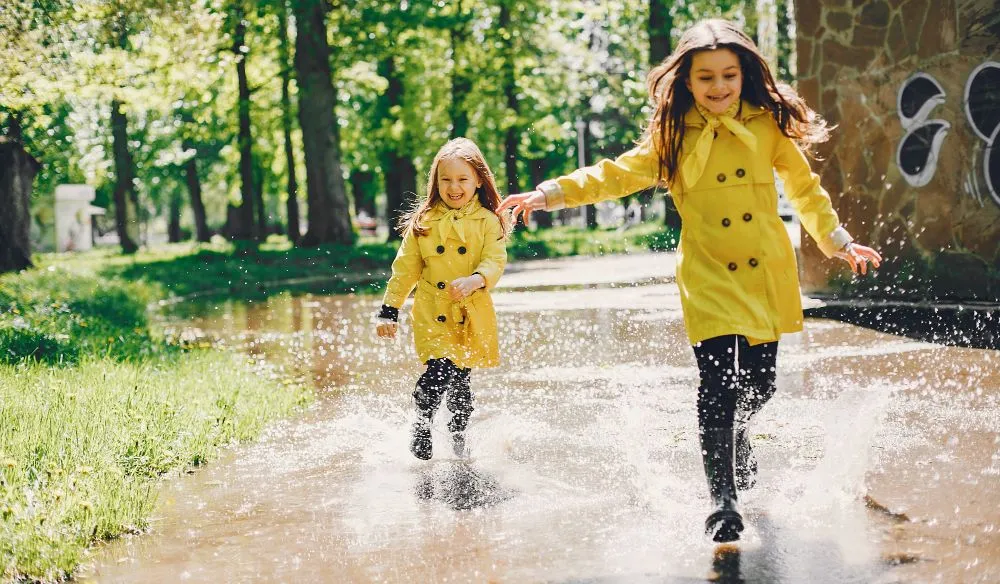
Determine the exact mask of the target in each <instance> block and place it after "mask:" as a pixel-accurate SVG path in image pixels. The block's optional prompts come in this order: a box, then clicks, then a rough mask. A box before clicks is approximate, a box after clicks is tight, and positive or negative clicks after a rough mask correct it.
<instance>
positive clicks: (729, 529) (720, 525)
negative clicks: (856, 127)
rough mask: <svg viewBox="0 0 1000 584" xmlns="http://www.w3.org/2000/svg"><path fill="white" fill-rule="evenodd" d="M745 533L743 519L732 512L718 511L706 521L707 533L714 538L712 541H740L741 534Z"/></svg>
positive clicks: (735, 512)
mask: <svg viewBox="0 0 1000 584" xmlns="http://www.w3.org/2000/svg"><path fill="white" fill-rule="evenodd" d="M741 531H743V517H742V516H741V515H740V514H739V513H738V512H737V511H732V510H728V509H726V510H722V511H716V512H715V513H712V514H711V515H709V516H708V519H706V520H705V533H706V534H707V535H710V536H711V537H712V541H715V542H718V543H726V542H730V541H737V540H739V539H740V532H741Z"/></svg>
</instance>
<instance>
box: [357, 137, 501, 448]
mask: <svg viewBox="0 0 1000 584" xmlns="http://www.w3.org/2000/svg"><path fill="white" fill-rule="evenodd" d="M499 205H500V193H499V192H498V191H497V187H496V181H495V179H494V177H493V172H492V171H490V168H489V166H487V165H486V159H485V158H484V157H483V154H482V152H480V151H479V148H478V147H477V146H476V145H475V144H474V143H473V142H472V141H471V140H468V139H465V138H456V139H454V140H451V141H450V142H448V143H447V144H445V145H444V146H443V147H442V148H441V150H440V151H438V153H437V156H435V157H434V163H433V164H432V165H431V172H430V176H429V178H428V181H427V198H426V199H424V201H423V202H422V203H420V204H419V205H418V206H417V207H416V208H415V209H414V210H413V211H412V212H410V213H409V214H407V215H406V216H405V217H403V219H402V220H401V222H400V226H401V228H402V230H403V243H402V245H400V247H399V251H398V252H397V254H396V259H395V260H394V261H393V262H392V277H391V278H390V279H389V285H388V287H387V288H386V291H385V297H384V299H383V301H382V302H383V303H382V309H381V311H380V312H379V323H378V325H377V329H376V331H377V333H378V336H380V337H394V336H395V335H396V328H397V321H398V319H399V308H400V307H401V306H402V305H403V302H404V301H405V300H406V298H407V297H408V296H409V295H410V292H411V291H413V289H414V288H416V294H415V296H414V298H413V312H412V320H411V323H412V326H413V337H414V341H415V343H416V347H417V355H418V356H419V358H420V362H421V363H425V364H426V365H427V370H426V371H425V372H424V373H423V375H421V376H420V379H419V380H417V387H416V390H415V391H414V392H413V397H414V399H415V401H416V409H417V419H416V421H415V422H414V424H413V436H412V441H411V443H410V450H411V451H412V452H413V455H414V456H416V457H417V458H420V459H423V460H427V459H429V458H431V456H432V444H431V422H432V420H433V418H434V413H435V412H436V411H437V408H438V406H439V405H440V403H441V399H442V397H444V396H445V395H447V406H448V409H449V410H450V411H451V412H452V418H451V420H450V421H449V422H448V429H449V430H450V432H451V437H452V448H453V449H454V451H455V454H456V455H459V456H462V455H464V454H465V429H466V426H467V425H468V423H469V416H470V415H471V414H472V410H473V407H472V389H471V382H470V372H471V370H472V368H473V367H495V366H496V365H498V364H499V362H500V354H499V349H498V347H497V319H496V312H495V311H494V309H493V300H492V299H491V298H490V293H489V291H490V290H492V289H493V288H494V287H495V286H496V285H497V281H498V280H499V279H500V275H501V274H502V273H503V270H504V267H505V266H506V264H507V248H506V246H505V241H506V239H507V232H508V227H507V224H506V222H505V221H503V220H502V219H501V217H500V216H499V214H498V213H497V211H496V209H497V207H498V206H499Z"/></svg>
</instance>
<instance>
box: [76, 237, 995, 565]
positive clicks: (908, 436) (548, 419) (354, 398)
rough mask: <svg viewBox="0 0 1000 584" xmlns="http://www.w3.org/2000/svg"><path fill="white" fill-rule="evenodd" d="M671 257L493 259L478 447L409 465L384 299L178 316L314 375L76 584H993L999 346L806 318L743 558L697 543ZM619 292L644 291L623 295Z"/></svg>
mask: <svg viewBox="0 0 1000 584" xmlns="http://www.w3.org/2000/svg"><path fill="white" fill-rule="evenodd" d="M673 266H674V257H673V255H672V254H669V253H663V254H649V253H646V254H636V255H628V256H608V257H603V258H571V259H564V260H547V261H542V262H530V263H521V264H515V265H513V266H511V268H510V270H509V271H508V273H507V274H506V275H505V277H504V279H503V281H502V285H503V288H502V289H501V290H499V291H498V292H497V293H496V295H495V300H496V303H497V307H498V311H499V313H500V314H499V317H500V323H501V337H502V338H501V344H502V352H503V361H504V365H503V367H500V368H497V369H493V370H488V371H482V372H475V373H474V377H473V381H474V389H475V391H476V399H477V402H476V406H477V409H476V412H475V414H474V416H473V424H472V426H471V427H470V430H469V445H470V449H471V452H472V455H471V458H470V459H468V460H459V459H456V458H455V457H454V456H452V455H451V453H450V452H448V449H447V448H446V447H445V446H444V442H445V440H446V431H445V429H444V423H445V422H446V417H444V416H439V418H438V420H437V430H436V432H435V439H436V440H437V443H436V444H435V447H436V450H435V456H434V459H433V460H432V461H430V462H421V461H417V460H415V459H413V458H412V457H411V456H410V454H409V453H408V451H407V441H408V435H407V431H408V422H409V420H410V409H409V408H410V405H409V393H410V391H411V388H412V385H413V382H414V380H415V379H416V377H417V375H418V374H419V368H418V367H417V366H416V365H415V364H414V363H413V361H414V354H413V350H412V347H411V340H410V337H409V336H408V334H407V333H408V330H407V329H406V327H405V326H404V327H403V329H402V330H403V334H402V335H401V337H402V338H400V339H398V340H396V341H394V342H378V341H377V339H375V338H373V335H372V333H371V328H372V325H371V315H372V313H373V312H374V310H375V309H376V306H377V304H378V299H377V298H372V297H360V298H359V297H351V296H331V297H315V296H299V297H294V296H292V295H287V294H283V295H276V296H274V297H272V298H270V299H268V300H267V301H266V302H262V303H240V302H224V303H220V304H216V305H206V306H202V307H201V308H200V309H198V310H197V311H195V313H194V316H191V315H190V314H188V315H186V316H185V317H184V319H183V320H173V321H171V322H172V326H180V327H183V328H184V329H186V330H187V333H188V334H192V335H208V336H211V337H214V338H218V339H221V340H222V341H223V342H225V343H229V344H232V345H235V346H238V347H240V348H241V349H242V350H245V351H247V352H248V353H250V354H251V355H254V356H256V357H258V358H263V359H266V360H268V361H270V362H274V363H278V364H281V365H282V366H284V367H286V368H288V369H289V370H291V371H293V372H298V373H299V374H301V375H303V376H304V378H306V379H312V380H314V382H315V384H316V388H317V392H318V395H319V399H318V400H317V401H316V403H315V405H314V406H313V407H312V408H311V409H310V410H309V411H307V412H306V413H305V414H304V415H301V416H299V417H297V418H296V419H294V420H289V421H286V422H283V423H281V424H278V425H276V426H274V427H273V428H272V429H271V430H270V431H269V432H268V433H267V434H266V435H265V436H264V438H263V439H262V440H260V441H259V442H258V443H256V444H253V445H248V446H245V447H240V448H237V449H234V450H232V451H230V452H228V453H226V455H224V456H223V457H222V458H221V459H219V460H217V461H215V462H213V463H212V464H210V465H208V466H207V467H205V468H202V469H198V470H197V471H196V472H194V473H192V474H187V475H184V476H181V477H177V478H173V479H170V480H167V481H166V482H165V483H164V485H163V487H162V491H161V494H160V501H159V506H158V509H157V511H156V514H155V518H154V521H153V524H152V530H151V533H149V534H146V535H142V536H134V537H126V538H124V539H122V540H120V541H117V542H112V543H110V544H107V545H104V546H101V547H100V548H98V549H97V550H96V551H95V552H94V554H93V557H92V558H91V561H90V563H89V564H90V565H89V566H88V567H87V569H85V570H84V571H83V572H82V573H81V574H80V575H79V578H80V580H81V581H83V582H107V583H112V582H175V581H184V582H213V583H215V582H517V583H520V582H588V583H611V582H622V583H632V582H677V583H688V582H705V581H713V582H747V583H750V582H760V583H764V582H767V583H783V582H787V583H802V582H810V583H815V584H823V583H838V584H839V583H844V582H858V583H861V582H864V583H871V582H875V583H893V582H963V583H972V582H993V581H995V580H994V579H995V575H996V574H998V573H1000V488H998V487H1000V438H998V436H1000V407H998V406H1000V353H998V352H996V351H988V350H977V349H963V348H954V347H945V346H940V345H934V344H929V343H923V342H918V341H913V340H909V339H905V338H901V337H893V336H889V335H886V334H883V333H877V332H873V331H870V330H867V329H864V328H859V327H855V326H851V325H846V324H842V323H838V322H833V321H825V320H817V319H808V320H807V324H806V330H805V331H804V332H803V333H800V334H795V335H788V336H786V337H785V338H783V341H782V345H781V352H780V354H779V361H778V365H779V370H778V387H779V391H778V394H777V396H776V397H775V398H774V400H772V402H771V403H770V404H769V405H768V407H767V408H766V409H765V410H764V411H763V412H762V413H761V414H760V416H759V419H758V420H757V421H756V424H755V427H754V428H753V432H754V435H755V436H756V444H757V452H758V457H759V459H760V469H761V471H760V481H759V483H758V486H757V487H756V488H755V489H754V490H752V491H750V492H749V493H746V494H745V495H744V496H743V497H742V505H743V508H744V512H745V515H746V516H747V517H748V530H747V532H745V538H744V540H743V541H742V542H741V543H740V544H739V545H738V546H732V547H730V546H726V547H716V546H713V545H712V544H711V543H710V542H706V541H705V539H704V538H703V537H702V536H701V534H700V529H701V524H702V521H703V519H704V516H705V514H706V512H707V506H708V500H707V493H706V487H705V481H704V475H703V472H702V469H701V463H700V456H699V453H698V451H697V428H696V419H695V385H696V380H697V370H696V368H695V365H694V359H693V356H692V354H691V350H690V347H688V346H687V344H686V341H685V338H684V334H683V327H682V322H681V315H680V305H679V299H678V293H677V288H676V286H675V285H674V284H673V283H672V277H673ZM630 283H638V285H630Z"/></svg>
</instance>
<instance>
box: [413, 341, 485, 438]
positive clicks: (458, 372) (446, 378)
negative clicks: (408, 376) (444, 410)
mask: <svg viewBox="0 0 1000 584" xmlns="http://www.w3.org/2000/svg"><path fill="white" fill-rule="evenodd" d="M471 372H472V370H471V369H463V368H460V367H457V366H456V365H455V364H454V363H452V362H451V360H450V359H430V360H428V361H427V371H424V374H423V375H421V376H420V379H418V380H417V388H416V389H415V390H414V391H413V399H414V400H415V401H416V403H417V411H418V412H419V413H420V415H421V416H424V417H426V418H428V419H431V418H433V417H434V412H436V411H437V409H438V406H440V405H441V398H442V397H443V396H444V395H445V393H446V392H447V394H448V401H447V406H448V410H450V411H451V413H452V414H453V415H452V417H451V421H449V422H448V429H449V430H451V431H452V432H462V431H464V430H465V427H466V426H467V425H468V423H469V416H471V415H472V410H473V407H472V382H471V376H470V374H471Z"/></svg>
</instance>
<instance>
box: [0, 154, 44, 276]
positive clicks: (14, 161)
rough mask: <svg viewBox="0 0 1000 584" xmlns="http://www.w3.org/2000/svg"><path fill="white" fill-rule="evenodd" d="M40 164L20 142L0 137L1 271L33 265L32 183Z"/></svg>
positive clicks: (17, 269) (21, 268) (15, 269)
mask: <svg viewBox="0 0 1000 584" xmlns="http://www.w3.org/2000/svg"><path fill="white" fill-rule="evenodd" d="M39 168H41V165H39V164H38V161H37V160H35V159H34V158H33V157H32V156H31V155H30V154H28V153H27V152H25V151H24V148H23V147H21V144H20V143H19V142H15V141H13V140H8V139H4V138H0V273H3V272H12V271H20V270H23V269H25V268H30V267H31V266H32V263H31V237H30V231H31V213H30V202H31V185H32V182H33V181H34V180H35V175H36V174H38V170H39Z"/></svg>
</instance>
